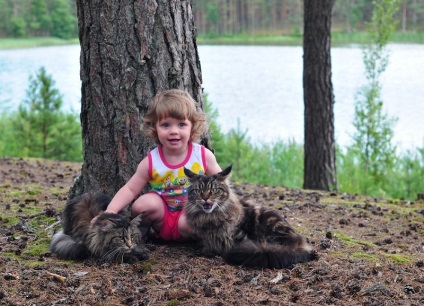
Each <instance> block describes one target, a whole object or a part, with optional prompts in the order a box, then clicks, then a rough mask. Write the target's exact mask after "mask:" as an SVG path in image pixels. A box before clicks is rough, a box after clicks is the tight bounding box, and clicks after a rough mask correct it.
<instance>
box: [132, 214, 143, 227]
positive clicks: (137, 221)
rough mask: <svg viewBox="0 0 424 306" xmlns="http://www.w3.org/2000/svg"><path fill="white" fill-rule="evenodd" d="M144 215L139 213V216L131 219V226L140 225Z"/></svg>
mask: <svg viewBox="0 0 424 306" xmlns="http://www.w3.org/2000/svg"><path fill="white" fill-rule="evenodd" d="M142 217H143V215H142V214H139V215H138V216H137V217H135V218H134V219H132V220H131V226H138V225H139V224H140V222H141V220H142Z"/></svg>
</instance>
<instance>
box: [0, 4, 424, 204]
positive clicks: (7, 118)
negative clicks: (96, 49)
mask: <svg viewBox="0 0 424 306" xmlns="http://www.w3.org/2000/svg"><path fill="white" fill-rule="evenodd" d="M421 2H422V1H421ZM194 3H195V6H196V7H195V14H196V16H197V19H196V22H197V23H199V20H200V18H201V16H203V17H205V16H206V17H208V14H210V13H211V12H212V11H214V10H215V12H216V11H217V10H218V9H219V10H220V9H226V10H227V11H228V6H224V5H223V4H224V3H225V4H233V5H236V6H233V7H238V8H240V7H241V6H237V5H239V4H244V6H243V7H244V8H247V7H250V6H249V5H253V7H254V8H256V9H257V8H259V7H265V5H268V4H269V5H271V4H277V3H279V4H280V5H281V4H282V3H285V4H287V5H288V4H294V3H297V4H298V6H297V7H298V8H301V10H300V11H299V15H298V16H300V17H299V18H300V19H299V20H298V21H296V22H300V24H301V23H302V22H303V20H302V17H301V16H302V9H303V8H302V6H301V4H302V3H303V2H302V1H269V2H267V1H259V0H257V1H253V0H252V1H248V0H246V1H241V0H240V1H230V0H228V1H218V0H217V1H194ZM341 3H345V4H346V3H349V4H351V6H349V9H348V11H349V12H350V13H351V15H350V17H348V16H347V15H345V16H346V17H345V19H343V18H341V19H337V17H336V16H337V14H339V13H340V12H341V10H337V9H336V8H337V7H338V6H339V5H341ZM299 4H300V6H299ZM359 4H361V5H359ZM368 4H370V3H368V2H366V1H340V0H336V6H335V9H334V12H333V15H334V18H335V20H336V21H335V24H336V26H335V28H337V29H338V30H339V31H345V32H346V33H348V32H349V31H351V32H354V31H361V30H362V29H363V30H364V31H365V25H366V23H367V22H368V21H367V18H369V17H366V16H368V15H369V14H370V12H369V11H367V10H370V8H368V9H366V7H367V5H368ZM201 5H206V11H205V12H206V15H202V14H200V13H199V12H200V11H201V10H202V9H205V7H202V6H201ZM219 5H222V6H219ZM261 5H263V6H261ZM423 5H424V3H423V4H421V3H420V4H418V1H403V2H402V6H401V10H400V11H398V13H397V15H396V16H397V17H396V18H399V20H398V21H399V22H398V24H397V26H398V29H397V30H398V31H399V30H402V29H404V31H420V30H421V31H422V30H423V27H422V24H423V18H422V13H419V12H420V7H422V6H423ZM410 6H412V7H413V8H414V11H411V9H410ZM0 7H1V11H0V15H1V16H0V37H1V35H6V36H7V31H6V30H5V29H4V28H2V26H4V25H5V22H4V21H5V19H4V18H3V17H5V18H8V20H9V22H11V21H12V20H13V22H11V23H10V24H9V26H11V27H10V28H9V30H11V29H15V30H16V29H21V30H20V31H16V33H20V34H19V35H22V36H16V37H34V36H35V37H49V36H54V35H55V34H54V32H53V28H50V29H49V28H48V26H52V25H53V20H55V22H57V21H65V20H67V23H66V24H67V25H68V26H67V27H66V26H63V27H61V26H59V25H58V24H56V28H55V29H54V30H55V31H57V30H59V29H63V32H62V34H61V35H63V36H62V37H63V38H65V37H73V35H76V34H72V33H74V32H72V31H76V16H75V14H74V12H75V3H74V1H68V0H28V1H22V0H18V1H10V0H0ZM281 7H282V6H280V8H281ZM354 8H355V9H354ZM359 8H360V10H359ZM344 9H346V10H347V8H346V7H345V8H344ZM356 9H357V10H359V11H357V10H356ZM219 10H218V12H220V11H219ZM46 11H47V12H49V13H46ZM284 11H285V12H287V13H288V12H292V11H290V10H289V9H288V7H286V9H285V10H284ZM5 12H6V13H5ZM7 12H8V13H7ZM15 12H16V15H15ZM70 12H71V13H70ZM244 12H245V13H246V12H252V10H250V11H249V10H245V11H244ZM254 12H256V10H254ZM272 12H273V13H275V10H274V11H272ZM411 12H414V13H411ZM421 12H422V9H421ZM55 14H56V15H55ZM199 14H200V15H199ZM220 14H221V13H219V14H218V15H219V16H220V18H221V17H222V16H221V15H220ZM255 14H256V13H255ZM255 14H253V15H252V16H257V15H255ZM340 14H341V13H340ZM224 15H225V14H224ZM224 15H223V16H224ZM43 16H44V17H43ZM54 16H56V17H54ZM58 16H62V17H58ZM215 16H216V15H215ZM225 16H228V14H227V15H225ZM243 16H246V15H243ZM288 16H291V17H290V18H292V17H294V16H295V15H291V14H288V15H286V17H287V18H289V17H288ZM340 16H342V15H340ZM355 16H356V17H357V16H361V19H359V22H357V23H356V22H353V21H354V20H356V19H355V18H354V17H355ZM402 16H407V17H408V18H406V17H405V18H403V19H402ZM53 17H54V18H53ZM65 17H66V18H65ZM206 17H205V18H206ZM212 17H213V16H212ZM212 17H211V16H210V15H209V17H208V18H209V19H208V20H209V21H211V20H212V21H213V20H214V19H213V18H212ZM268 17H269V16H268ZM14 18H16V19H14ZM210 18H212V19H210ZM270 18H271V17H270ZM246 20H248V19H245V21H246ZM276 20H277V19H276ZM287 20H288V19H287ZM337 20H338V21H337ZM209 21H207V22H206V23H205V26H206V25H207V24H208V22H209ZM348 21H349V22H348ZM411 21H414V22H412V25H411ZM217 22H219V23H221V24H224V22H223V20H221V19H218V21H217ZM264 22H265V21H264ZM268 22H269V20H268ZM296 22H295V21H290V22H289V21H287V27H286V29H287V31H288V33H289V34H288V35H297V34H299V37H300V34H301V28H302V27H301V26H298V27H297V30H296V26H295V25H296ZM254 24H255V27H254V29H255V32H251V33H254V34H255V35H256V34H257V35H262V34H263V32H262V33H261V31H259V29H261V27H259V26H257V24H256V23H254ZM263 24H265V23H263ZM340 24H341V25H343V24H344V25H345V27H344V28H343V27H341V26H339V25H340ZM348 24H350V26H347V25H348ZM420 24H421V26H420ZM16 25H18V26H16ZM71 25H73V26H71ZM210 25H214V23H210V24H209V26H210ZM215 25H216V24H215ZM251 26H252V25H251ZM252 27H253V26H252ZM420 27H421V28H420ZM267 28H268V30H269V31H268V32H267V33H272V31H271V29H272V28H271V27H270V25H269V24H268V25H267ZM411 28H412V29H413V30H411ZM198 29H199V34H200V35H202V34H207V33H209V35H211V34H212V35H213V34H214V33H215V34H217V35H226V34H225V33H228V32H222V33H221V34H219V32H218V29H217V28H216V27H215V30H214V31H215V32H214V31H212V30H207V28H205V29H204V31H205V32H201V30H200V29H201V25H198ZM248 29H249V28H248V27H240V28H239V31H243V33H246V31H247V32H249V30H248ZM208 31H209V32H208ZM66 33H67V34H66ZM240 33H241V32H240ZM290 33H291V34H290ZM421 33H422V32H421ZM65 34H66V35H67V36H66V35H65ZM265 34H266V33H265ZM234 35H235V34H234ZM57 37H60V36H57ZM40 78H41V79H42V81H41V80H39V81H41V83H43V84H44V85H45V86H46V87H54V86H53V84H54V82H51V81H53V80H50V78H49V77H48V76H47V77H45V76H44V77H41V76H40ZM35 79H36V78H35ZM35 79H34V80H35ZM36 83H37V82H36ZM36 83H34V88H33V89H34V90H35V88H36V86H35V84H36ZM32 97H33V98H36V97H37V94H36V92H35V91H33V92H32ZM28 100H29V101H31V100H34V99H31V95H30V96H29V99H28ZM23 102H25V101H23ZM26 102H28V101H26ZM39 102H43V101H39ZM44 102H46V101H44ZM212 102H213V101H212ZM42 104H43V103H42ZM48 105H49V103H44V106H48ZM47 108H48V107H47ZM46 111H47V112H44V110H41V111H40V110H37V111H36V112H31V111H30V110H28V109H25V108H21V110H20V113H13V114H7V113H3V114H1V117H0V118H1V119H2V120H0V122H1V124H0V127H1V129H0V130H2V131H5V133H3V134H2V135H1V136H0V156H2V157H6V156H19V157H43V158H52V159H61V160H78V161H80V160H81V158H82V155H81V140H80V137H79V136H80V132H76V131H75V130H76V129H79V122H78V118H77V116H75V117H72V116H68V117H66V116H67V114H64V113H62V112H61V109H60V106H57V107H54V108H53V110H50V109H46ZM51 111H53V113H54V116H52V117H51V116H50V112H51ZM209 112H212V113H213V112H214V111H213V109H212V110H209ZM44 114H47V115H48V116H47V115H44ZM216 115H218V114H216ZM63 116H65V117H66V119H67V120H63V118H64V117H63ZM212 117H213V116H212ZM46 118H52V119H54V120H53V121H52V122H53V124H50V127H52V131H59V130H60V135H58V134H57V133H53V132H52V133H51V135H50V134H49V135H47V133H46V132H45V131H46V130H43V129H41V128H40V129H39V130H40V131H38V130H37V129H34V124H36V125H38V126H40V127H42V126H45V125H46ZM68 119H69V120H68ZM61 122H62V123H69V124H65V125H63V126H59V125H58V124H59V123H61ZM211 123H212V126H211V129H212V131H211V132H212V135H213V137H212V139H213V142H214V146H215V147H216V148H217V150H216V156H217V158H218V159H219V161H220V164H222V165H226V164H228V163H234V164H235V165H236V167H235V169H236V170H235V171H234V175H233V178H234V179H235V180H238V181H248V182H253V183H258V184H269V185H281V184H282V185H285V186H288V187H291V188H301V184H302V172H303V147H302V145H301V144H296V143H293V142H288V143H284V142H280V143H275V144H274V145H273V146H266V145H263V146H261V145H254V144H252V143H250V141H249V140H248V139H247V138H246V133H245V132H244V131H241V130H238V129H237V130H232V131H229V133H227V134H224V133H222V132H221V131H220V130H219V127H217V126H216V125H215V124H214V120H213V119H212V120H211ZM214 126H215V127H214ZM17 127H19V128H17ZM74 128H75V129H74ZM19 131H21V132H22V136H25V135H26V133H28V132H29V131H31V132H33V134H32V136H31V137H30V139H33V140H37V139H44V143H43V145H40V146H39V149H37V150H34V148H35V146H34V144H31V143H26V142H23V141H19V140H18V139H20V138H19V137H17V135H16V133H17V132H19ZM43 131H44V133H43ZM65 132H66V133H68V132H69V135H74V136H77V138H78V139H76V140H75V142H74V141H71V140H73V138H72V137H69V138H66V139H69V140H70V143H69V145H70V147H69V148H68V149H67V150H66V152H65V153H66V154H67V155H66V156H65V155H63V152H62V151H60V152H59V151H58V150H57V148H60V149H62V148H63V147H64V143H63V137H61V136H63V133H65ZM58 136H59V137H58ZM24 138H25V139H28V138H27V137H24ZM60 141H62V142H60ZM40 143H41V142H40ZM220 148H221V149H222V150H223V149H224V148H226V150H223V151H220ZM337 155H338V156H337V164H338V165H337V167H338V171H337V172H338V181H339V190H340V191H342V192H349V193H360V194H366V195H373V196H389V197H394V198H407V199H411V200H413V199H415V197H416V195H417V193H418V192H422V190H424V189H423V188H424V185H423V184H424V182H423V181H422V177H423V175H424V148H423V147H418V148H417V149H416V150H413V151H408V152H406V153H405V154H401V155H398V156H395V162H394V163H393V165H392V166H391V167H387V168H386V169H385V170H386V172H385V175H384V181H383V180H382V181H380V182H376V181H373V178H372V177H369V176H364V175H363V172H362V170H361V169H360V168H359V167H358V164H357V163H358V161H357V156H356V155H355V154H354V152H353V151H352V150H349V148H348V150H346V151H345V150H341V149H340V148H339V149H338V152H337ZM258 156H260V157H261V160H262V161H263V163H260V164H258V163H255V162H254V160H256V159H257V157H258ZM265 163H266V164H265ZM255 164H257V165H258V167H253V165H255ZM237 169H244V170H243V172H241V170H237ZM246 169H247V170H249V171H246ZM263 169H277V170H278V171H277V172H273V173H272V175H270V173H269V172H268V171H263ZM261 170H262V171H261Z"/></svg>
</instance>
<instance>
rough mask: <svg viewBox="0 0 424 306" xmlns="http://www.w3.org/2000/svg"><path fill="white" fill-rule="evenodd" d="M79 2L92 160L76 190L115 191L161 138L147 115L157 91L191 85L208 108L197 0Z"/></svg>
mask: <svg viewBox="0 0 424 306" xmlns="http://www.w3.org/2000/svg"><path fill="white" fill-rule="evenodd" d="M77 9H78V27H79V38H80V44H81V55H80V64H81V72H80V77H81V81H82V89H81V91H82V98H81V125H82V135H83V151H84V163H83V166H82V170H81V176H80V177H79V178H78V180H77V181H76V182H75V184H74V186H73V188H72V189H71V190H70V197H73V196H75V195H78V194H81V193H83V192H87V191H93V190H102V191H104V192H107V193H109V194H114V193H115V192H116V191H117V190H119V188H120V187H121V186H122V185H123V184H125V183H126V181H127V180H128V179H129V178H130V177H131V176H132V175H133V173H134V172H135V170H136V167H137V165H138V163H139V162H140V160H141V159H142V158H143V157H144V156H146V154H147V152H148V151H149V149H150V148H151V146H152V145H153V144H152V143H151V142H149V141H148V140H147V139H146V138H145V137H144V135H142V134H141V132H140V123H141V118H142V117H143V115H144V113H145V112H146V110H147V107H148V103H149V101H150V100H151V98H152V97H153V96H154V95H155V94H156V93H157V92H159V91H161V90H164V89H169V88H179V89H186V90H187V91H188V92H189V93H190V94H191V95H192V96H193V98H194V99H195V100H197V101H198V103H199V104H200V106H201V108H203V100H202V88H201V84H202V78H201V69H200V62H199V57H198V52H197V46H196V40H195V37H194V21H193V13H192V1H184V0H173V1H168V0H156V1H154V0H136V1H134V0H131V1H130V0H108V1H100V0H91V1H85V0H77ZM205 140H206V141H207V140H208V139H207V138H205Z"/></svg>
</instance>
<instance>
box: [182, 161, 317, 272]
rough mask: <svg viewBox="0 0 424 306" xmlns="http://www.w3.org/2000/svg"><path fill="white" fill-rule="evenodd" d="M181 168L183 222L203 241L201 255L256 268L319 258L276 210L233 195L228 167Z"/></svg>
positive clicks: (289, 264)
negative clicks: (207, 170)
mask: <svg viewBox="0 0 424 306" xmlns="http://www.w3.org/2000/svg"><path fill="white" fill-rule="evenodd" d="M184 172H185V174H186V176H187V177H188V179H189V181H190V184H191V185H190V187H189V191H188V202H187V204H186V206H185V210H186V218H187V224H188V225H189V226H190V228H191V229H192V230H193V232H194V234H195V235H196V236H197V237H198V238H199V239H200V240H201V242H202V243H203V253H204V254H206V255H221V256H222V257H223V258H224V260H225V261H226V262H227V263H230V264H235V265H242V266H246V267H257V268H288V267H291V266H292V265H294V264H296V263H301V262H307V261H310V260H312V259H315V258H316V257H317V253H316V251H313V250H312V248H311V247H310V246H309V244H308V243H307V242H306V240H305V238H304V237H302V236H301V235H299V234H298V233H296V232H295V231H294V229H293V228H291V227H290V225H289V224H288V223H287V221H286V220H285V219H284V218H283V217H282V216H281V215H280V214H279V213H277V212H276V211H274V210H272V209H269V208H265V207H263V206H261V205H259V204H251V203H249V202H246V201H241V200H239V199H238V198H237V196H236V195H235V194H234V192H233V191H232V189H231V187H230V184H229V182H228V180H227V176H228V175H229V174H230V172H231V166H229V167H228V168H226V169H224V170H223V171H221V172H220V173H218V174H215V175H211V176H205V175H197V174H195V173H193V172H192V171H190V170H189V169H184Z"/></svg>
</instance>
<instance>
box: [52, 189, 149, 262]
mask: <svg viewBox="0 0 424 306" xmlns="http://www.w3.org/2000/svg"><path fill="white" fill-rule="evenodd" d="M110 201H111V198H110V197H109V196H108V195H106V194H103V193H86V194H83V195H81V196H78V197H75V198H73V199H71V200H70V201H68V202H67V203H66V206H65V209H64V210H63V213H62V217H61V222H62V229H61V230H60V231H58V232H57V233H55V234H54V235H53V237H52V240H51V242H50V251H51V252H52V253H54V254H56V255H57V256H58V257H59V258H62V259H73V260H83V259H87V258H89V257H95V258H98V259H100V260H101V261H102V262H135V261H136V260H142V259H147V258H148V249H147V248H146V247H144V246H143V245H142V244H141V238H142V237H141V231H140V230H139V229H138V224H139V223H140V221H141V215H139V216H137V217H136V218H134V219H133V220H131V221H130V218H129V215H126V212H121V213H119V214H109V213H102V214H101V215H100V216H99V217H98V218H97V220H96V222H95V223H94V224H93V225H91V224H90V222H91V220H92V219H93V217H95V216H97V215H99V214H100V213H101V212H102V211H104V210H105V209H106V207H107V205H108V204H109V202H110Z"/></svg>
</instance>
